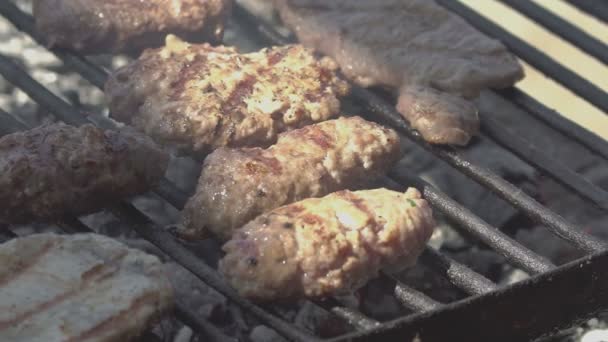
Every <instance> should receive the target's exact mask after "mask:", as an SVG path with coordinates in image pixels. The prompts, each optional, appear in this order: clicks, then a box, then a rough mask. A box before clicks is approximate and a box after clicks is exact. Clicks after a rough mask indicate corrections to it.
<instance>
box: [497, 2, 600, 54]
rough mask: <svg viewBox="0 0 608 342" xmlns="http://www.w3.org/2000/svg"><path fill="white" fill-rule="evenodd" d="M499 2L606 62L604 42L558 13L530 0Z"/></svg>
mask: <svg viewBox="0 0 608 342" xmlns="http://www.w3.org/2000/svg"><path fill="white" fill-rule="evenodd" d="M501 2H503V3H504V4H506V5H508V6H509V7H511V8H513V9H515V10H516V11H518V12H520V13H521V14H523V15H525V16H526V17H528V18H530V19H532V20H534V21H535V22H537V23H540V24H541V25H542V26H544V27H545V28H546V29H548V30H549V31H551V32H552V33H555V34H557V35H558V36H559V37H560V38H562V39H564V40H566V41H568V42H570V43H571V44H573V45H574V46H576V47H578V48H579V49H581V50H583V51H585V52H586V53H588V54H589V55H591V56H593V57H595V58H597V59H598V60H600V61H602V63H604V64H608V47H606V45H604V43H602V42H601V41H599V40H598V39H596V38H595V37H593V36H591V35H590V34H588V33H586V32H584V31H583V30H581V29H579V28H578V27H576V26H575V25H572V24H571V23H570V22H568V21H566V20H564V19H562V18H561V17H559V16H558V15H555V14H553V13H551V12H550V11H548V10H547V9H545V8H543V7H542V6H540V5H537V4H536V3H534V2H533V1H530V0H501Z"/></svg>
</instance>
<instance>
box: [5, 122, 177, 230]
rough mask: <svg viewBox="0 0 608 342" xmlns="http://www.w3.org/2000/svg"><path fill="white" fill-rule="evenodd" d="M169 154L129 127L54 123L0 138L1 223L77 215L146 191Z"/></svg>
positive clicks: (159, 174)
mask: <svg viewBox="0 0 608 342" xmlns="http://www.w3.org/2000/svg"><path fill="white" fill-rule="evenodd" d="M167 163H168V155H167V154H166V153H165V152H163V151H162V150H160V149H159V148H158V147H157V146H156V145H155V144H154V142H153V141H152V140H151V139H149V138H148V137H145V136H144V135H142V134H141V133H138V132H135V131H134V130H132V129H125V130H122V131H104V130H102V129H99V128H96V127H94V126H92V125H84V126H81V127H73V126H67V125H64V124H53V125H47V126H43V127H38V128H35V129H32V130H29V131H25V132H18V133H14V134H10V135H7V136H4V137H2V138H1V139H0V203H2V206H0V223H5V224H16V223H27V222H32V221H52V220H56V219H60V218H62V217H64V216H66V215H74V216H80V215H83V214H88V213H91V212H94V211H96V210H99V209H101V208H103V207H105V206H107V205H110V204H112V203H113V202H115V201H117V200H120V199H122V198H124V197H128V196H132V195H135V194H138V193H142V192H145V191H147V190H148V189H149V188H150V187H151V186H153V185H154V184H155V183H156V182H157V181H158V180H159V179H160V178H161V177H162V176H163V175H164V173H165V170H166V168H167Z"/></svg>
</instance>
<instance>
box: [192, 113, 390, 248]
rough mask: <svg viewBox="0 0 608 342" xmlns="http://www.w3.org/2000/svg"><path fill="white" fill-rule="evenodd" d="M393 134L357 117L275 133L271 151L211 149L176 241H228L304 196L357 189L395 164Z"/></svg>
mask: <svg viewBox="0 0 608 342" xmlns="http://www.w3.org/2000/svg"><path fill="white" fill-rule="evenodd" d="M399 156H400V153H399V136H398V135H397V133H395V132H394V131H392V130H390V129H387V128H384V127H382V126H380V125H377V124H375V123H372V122H368V121H365V120H363V119H361V118H359V117H352V118H339V119H337V120H330V121H325V122H322V123H318V124H315V125H310V126H307V127H304V128H300V129H297V130H293V131H290V132H287V133H283V134H281V135H280V136H279V139H278V142H277V143H276V145H273V146H272V147H270V148H268V149H266V150H263V149H261V148H243V149H229V148H220V149H217V150H215V151H214V152H213V153H212V154H210V155H209V156H208V157H207V158H206V159H205V163H204V166H203V171H202V173H201V177H200V178H199V183H198V188H197V192H196V194H195V195H194V196H192V198H190V200H189V201H188V203H187V204H186V207H185V209H184V225H185V227H186V230H184V231H182V232H181V233H182V235H183V236H184V237H187V238H202V237H205V235H206V233H207V231H211V232H212V233H214V234H215V235H216V236H219V237H220V238H222V239H229V238H230V236H231V235H232V232H233V230H235V229H236V228H239V227H241V226H242V225H244V224H245V223H247V222H248V221H250V220H252V219H254V218H255V217H256V216H258V215H260V214H262V213H264V212H266V211H268V210H272V209H275V208H278V207H280V206H282V205H285V204H289V203H293V202H295V201H299V200H302V199H305V198H308V197H321V196H325V195H327V194H329V193H331V192H334V191H338V190H342V189H347V188H352V187H357V186H359V185H361V183H364V182H366V181H369V180H373V179H374V177H375V176H378V175H379V174H382V173H384V172H386V171H387V170H388V168H389V167H390V166H391V165H392V164H393V163H394V162H396V161H397V160H398V158H399Z"/></svg>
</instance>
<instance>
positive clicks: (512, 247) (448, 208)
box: [390, 171, 555, 274]
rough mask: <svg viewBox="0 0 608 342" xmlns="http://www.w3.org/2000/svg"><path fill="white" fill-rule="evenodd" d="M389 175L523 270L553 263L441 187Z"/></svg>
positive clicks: (399, 174)
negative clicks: (502, 230) (419, 192)
mask: <svg viewBox="0 0 608 342" xmlns="http://www.w3.org/2000/svg"><path fill="white" fill-rule="evenodd" d="M390 176H391V177H392V178H394V179H396V180H398V181H399V183H406V184H408V183H409V184H414V185H415V186H416V188H418V189H419V190H420V191H421V192H422V193H423V195H424V198H425V199H426V200H427V201H429V203H431V204H432V205H433V206H434V207H435V208H437V209H439V211H441V212H442V213H444V214H445V215H446V216H447V217H449V218H450V219H452V220H454V221H455V222H457V223H458V224H459V225H460V227H461V228H462V229H464V230H465V231H467V232H469V233H470V234H473V235H474V236H476V237H477V238H478V239H480V240H481V241H483V242H484V243H485V244H487V245H489V246H490V247H492V248H493V249H494V250H495V251H497V252H498V253H500V254H501V255H503V256H505V257H506V258H507V259H508V260H509V261H510V262H512V263H513V264H515V265H516V266H518V267H521V268H522V269H524V270H525V271H527V272H530V273H533V274H536V273H543V272H547V271H549V270H551V269H553V268H555V265H553V264H552V263H551V262H550V261H549V260H547V259H546V258H544V257H542V256H540V255H538V254H536V253H534V252H532V251H530V250H529V249H527V248H526V247H524V246H522V245H521V244H519V243H518V242H516V241H515V240H513V239H511V238H510V237H508V236H506V235H505V234H504V233H502V232H501V231H500V230H498V229H496V228H495V227H492V226H491V225H490V224H488V223H486V222H485V221H483V220H482V219H481V218H479V217H478V216H476V215H475V214H473V213H472V212H471V211H469V210H468V209H467V208H465V207H464V206H462V205H460V204H459V203H458V202H456V201H454V200H453V199H451V198H450V197H449V196H447V195H446V194H445V193H443V192H442V191H441V190H439V189H437V188H435V187H433V186H431V185H430V184H429V183H427V182H425V181H424V180H422V179H420V178H414V177H412V176H409V175H404V174H403V173H402V172H399V171H395V172H391V173H390Z"/></svg>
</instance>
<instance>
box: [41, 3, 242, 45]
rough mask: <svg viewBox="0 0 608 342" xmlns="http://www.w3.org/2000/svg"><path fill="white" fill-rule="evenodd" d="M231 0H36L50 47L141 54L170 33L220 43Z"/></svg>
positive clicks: (42, 31)
mask: <svg viewBox="0 0 608 342" xmlns="http://www.w3.org/2000/svg"><path fill="white" fill-rule="evenodd" d="M231 5H232V0H146V1H133V0H110V1H108V0H104V1H100V0H34V6H33V7H34V8H33V12H34V17H35V19H36V27H37V29H38V31H39V32H40V33H41V34H43V35H45V36H46V39H47V43H48V45H50V46H60V47H65V48H71V49H74V50H77V51H80V52H83V53H88V54H101V53H123V52H124V53H129V54H139V52H141V51H143V50H144V49H146V48H150V47H159V46H161V45H162V44H163V41H164V38H165V36H166V35H167V34H176V35H179V36H181V37H182V38H184V39H187V40H189V41H196V42H204V41H209V42H220V41H221V39H222V36H223V34H224V25H225V21H226V20H227V17H228V14H229V12H230V8H231Z"/></svg>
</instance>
